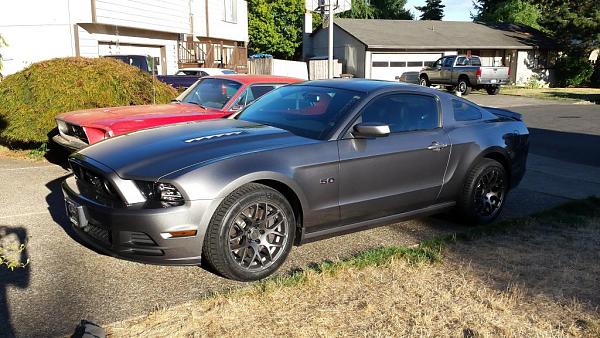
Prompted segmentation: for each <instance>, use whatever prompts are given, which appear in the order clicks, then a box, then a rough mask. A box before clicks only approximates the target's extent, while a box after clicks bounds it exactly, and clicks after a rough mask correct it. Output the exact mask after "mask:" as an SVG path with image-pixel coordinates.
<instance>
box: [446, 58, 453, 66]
mask: <svg viewBox="0 0 600 338" xmlns="http://www.w3.org/2000/svg"><path fill="white" fill-rule="evenodd" d="M453 63H454V57H447V58H445V59H444V67H452V64H453Z"/></svg>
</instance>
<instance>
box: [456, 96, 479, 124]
mask: <svg viewBox="0 0 600 338" xmlns="http://www.w3.org/2000/svg"><path fill="white" fill-rule="evenodd" d="M452 108H453V109H454V120H455V121H474V120H479V119H481V117H482V114H481V110H479V108H477V107H475V106H474V105H471V104H468V103H466V102H463V101H459V100H452Z"/></svg>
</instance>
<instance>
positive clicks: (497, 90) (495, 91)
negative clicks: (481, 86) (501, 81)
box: [485, 86, 500, 95]
mask: <svg viewBox="0 0 600 338" xmlns="http://www.w3.org/2000/svg"><path fill="white" fill-rule="evenodd" d="M485 90H486V91H487V93H488V94H489V95H497V94H499V93H500V86H490V87H487V88H486V89H485Z"/></svg>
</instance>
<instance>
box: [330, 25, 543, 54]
mask: <svg viewBox="0 0 600 338" xmlns="http://www.w3.org/2000/svg"><path fill="white" fill-rule="evenodd" d="M335 25H337V26H338V27H340V28H341V29H343V30H344V31H346V32H347V33H349V34H351V35H353V36H354V37H355V38H357V39H358V40H359V41H361V42H362V43H364V44H365V45H366V46H367V48H370V49H444V48H448V49H533V48H534V47H541V48H552V47H553V46H554V44H553V42H552V40H550V38H548V37H547V36H546V35H544V34H543V33H542V32H540V31H537V30H535V29H532V28H529V27H524V26H520V25H514V24H484V23H478V22H467V21H428V20H419V21H416V20H372V19H335Z"/></svg>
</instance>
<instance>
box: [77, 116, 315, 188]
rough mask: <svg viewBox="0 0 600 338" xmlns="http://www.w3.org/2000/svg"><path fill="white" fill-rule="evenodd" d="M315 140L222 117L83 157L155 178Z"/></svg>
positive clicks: (147, 133) (144, 133) (134, 137)
mask: <svg viewBox="0 0 600 338" xmlns="http://www.w3.org/2000/svg"><path fill="white" fill-rule="evenodd" d="M312 142H316V141H314V140H311V139H307V138H303V137H300V136H296V135H294V134H292V133H290V132H288V131H286V130H282V129H278V128H274V127H269V126H264V125H260V124H255V123H251V122H246V121H239V120H232V119H223V120H212V121H201V122H188V123H181V124H175V125H168V126H164V127H159V128H153V129H145V130H140V131H137V132H134V133H131V134H126V135H122V136H118V137H114V138H111V139H108V140H105V141H102V142H99V143H96V144H94V145H92V146H89V147H87V148H85V149H83V150H81V151H80V152H78V153H77V154H78V155H76V156H79V155H83V156H86V157H89V158H92V159H93V160H95V161H98V162H100V163H102V164H104V165H106V166H108V167H110V168H112V169H113V170H115V171H116V173H117V174H118V175H119V176H121V177H122V178H126V179H136V178H143V179H148V178H151V179H158V178H160V177H161V176H164V175H167V174H170V173H172V172H174V171H176V170H179V169H181V168H184V167H188V166H191V165H195V164H202V163H208V162H211V161H216V160H219V159H223V158H226V157H230V156H233V155H239V154H244V153H248V152H254V151H257V150H268V149H274V148H279V147H285V146H293V145H299V144H307V143H312Z"/></svg>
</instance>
